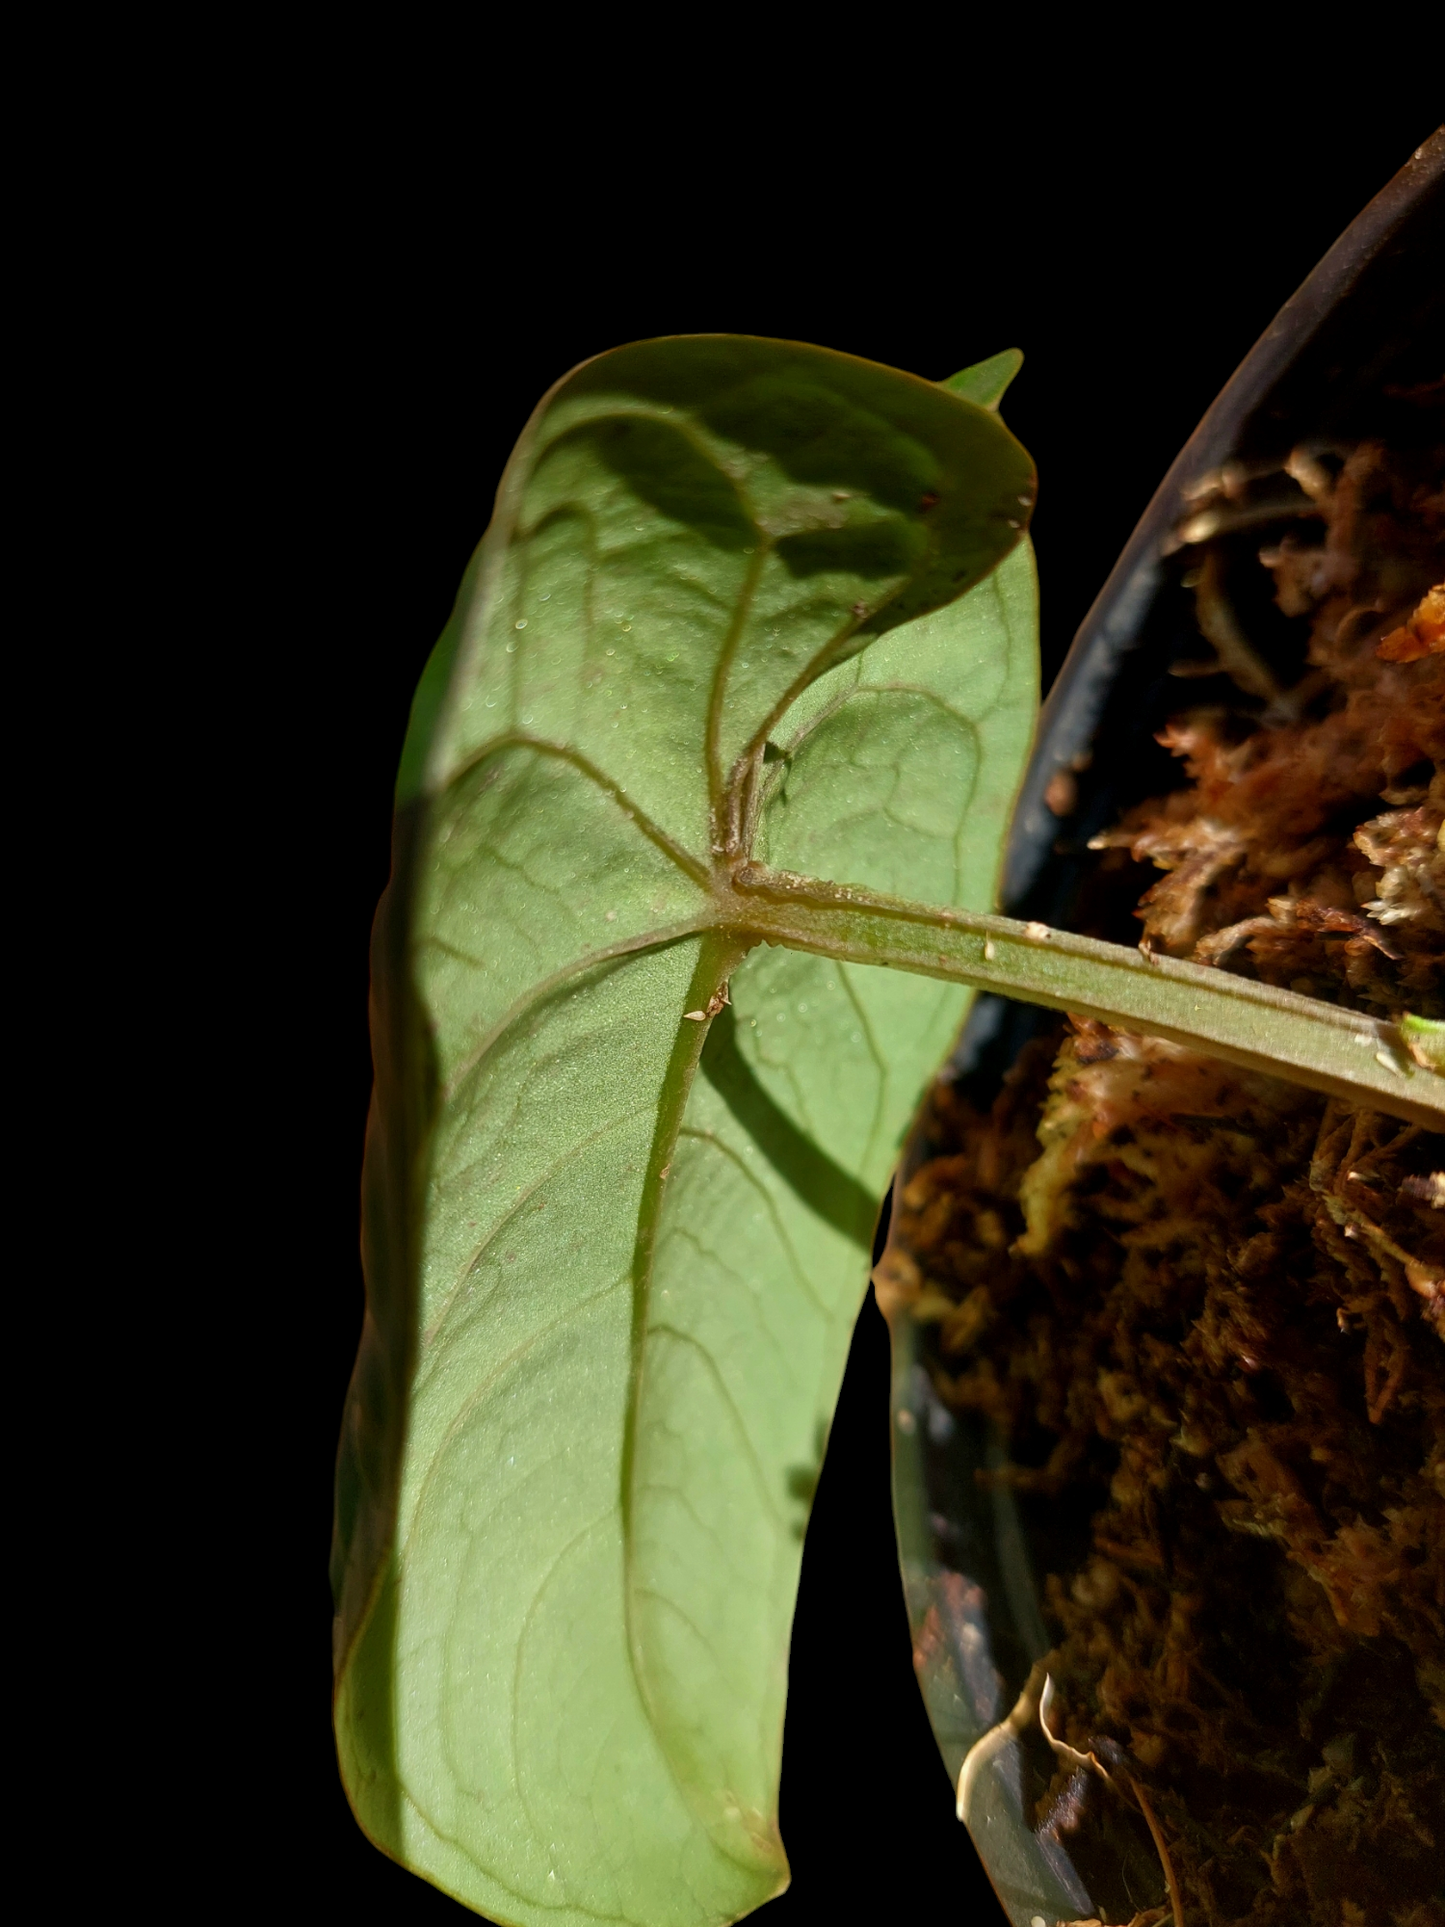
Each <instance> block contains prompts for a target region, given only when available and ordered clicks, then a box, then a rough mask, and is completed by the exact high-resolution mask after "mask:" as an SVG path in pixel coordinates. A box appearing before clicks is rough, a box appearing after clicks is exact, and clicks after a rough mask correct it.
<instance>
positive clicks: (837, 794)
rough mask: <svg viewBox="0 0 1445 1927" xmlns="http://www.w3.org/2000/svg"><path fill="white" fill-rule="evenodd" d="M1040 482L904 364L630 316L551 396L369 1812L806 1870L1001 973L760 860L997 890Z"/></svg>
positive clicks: (398, 1055)
mask: <svg viewBox="0 0 1445 1927" xmlns="http://www.w3.org/2000/svg"><path fill="white" fill-rule="evenodd" d="M1033 494H1034V478H1033V471H1032V467H1031V465H1030V463H1029V461H1028V458H1027V456H1026V455H1025V454H1024V453H1023V451H1022V450H1021V449H1020V448H1019V447H1018V445H1017V443H1016V442H1014V441H1013V439H1012V438H1011V437H1010V436H1009V434H1008V433H1007V431H1006V430H1005V429H1004V428H1003V426H1002V425H1001V423H1000V422H999V421H998V418H997V416H996V415H994V414H992V413H990V412H988V411H987V410H986V409H985V408H982V407H980V406H977V405H975V404H974V403H973V402H972V401H970V400H967V399H960V398H959V397H958V396H956V395H954V394H951V393H949V392H948V391H947V390H945V389H943V388H941V387H938V386H935V385H933V384H930V383H927V382H924V381H921V380H917V379H915V378H913V377H911V376H907V375H903V374H899V373H896V372H894V371H892V370H888V369H883V368H879V367H876V366H873V365H871V364H869V363H865V362H860V361H857V360H853V359H850V358H848V357H845V356H841V355H834V354H829V353H827V352H825V351H823V350H819V349H812V348H802V347H797V346H793V345H789V344H782V343H775V342H769V341H760V340H749V339H732V338H726V337H698V338H683V339H677V340H669V341H662V342H655V343H650V344H644V345H642V346H640V347H635V348H629V349H624V350H621V351H619V352H617V353H615V354H611V355H607V356H604V357H602V358H601V359H599V360H597V361H594V362H591V363H588V364H586V365H585V366H584V367H582V368H581V369H579V370H578V371H576V372H575V373H574V374H573V375H572V376H570V377H569V378H568V379H567V380H566V381H564V382H562V383H561V384H559V385H558V387H557V388H555V389H554V390H553V391H552V393H551V394H550V395H549V396H548V397H547V398H546V399H545V401H544V402H543V403H542V405H541V406H540V408H539V409H538V411H537V413H536V415H535V416H534V418H533V420H532V422H531V423H530V424H529V426H528V428H527V430H526V432H525V434H524V435H523V438H522V440H521V442H520V444H519V446H518V449H517V451H516V454H515V455H514V457H513V460H512V462H511V464H510V465H509V468H508V471H507V474H506V476H505V478H504V480H503V483H502V487H501V490H500V492H499V495H498V503H497V513H496V517H495V520H494V522H493V525H492V528H491V530H490V532H489V534H488V536H487V539H486V541H485V543H484V544H483V546H482V548H481V550H480V551H479V553H478V556H477V558H476V560H475V562H474V564H473V566H472V569H471V570H470V571H469V574H468V577H467V580H466V582H465V584H464V586H463V591H462V595H461V598H460V600H459V602H458V606H457V610H456V613H455V615H454V618H453V621H452V623H451V625H450V626H449V628H448V630H447V632H446V634H445V635H444V637H443V639H442V641H441V643H440V644H439V645H438V648H437V651H436V654H435V656H434V658H433V661H432V663H431V664H430V665H429V666H428V669H427V672H426V674H425V676H424V677H423V680H422V685H421V687H420V689H419V691H418V694H417V699H416V704H415V707H414V712H413V723H412V730H411V733H410V735H409V737H408V741H407V746H406V751H405V754H404V757H403V763H402V771H401V775H400V778H399V781H398V793H397V794H398V816H397V832H396V851H395V868H394V874H393V880H392V883H391V886H390V888H389V891H388V894H387V897H386V899H385V900H384V902H383V906H382V909H381V912H380V913H379V916H378V922H377V933H376V941H375V951H374V964H373V975H374V983H375V999H376V1001H375V1019H374V1043H375V1054H376V1062H377V1090H376V1099H375V1102H374V1106H373V1114H372V1121H371V1127H370V1132H369V1137H368V1149H367V1169H366V1178H365V1227H364V1254H365V1259H366V1268H367V1286H368V1316H367V1323H366V1327H365V1331H364V1334H363V1341H362V1348H361V1354H360V1356H359V1358H358V1363H357V1369H356V1374H355V1377H354V1380H353V1385H352V1390H351V1394H350V1397H349V1400H348V1407H347V1414H346V1421H345V1430H344V1434H343V1440H342V1449H341V1455H340V1462H339V1469H338V1506H337V1520H338V1524H337V1541H336V1562H335V1578H336V1585H337V1595H338V1602H339V1603H338V1620H337V1680H338V1683H337V1701H336V1717H337V1737H338V1746H339V1751H340V1758H341V1765H342V1772H343V1776H344V1779H345V1782H346V1785H347V1789H348V1792H349V1794H350V1797H351V1799H352V1802H353V1805H354V1807H355V1809H356V1812H357V1815H358V1817H359V1818H360V1820H361V1822H362V1824H363V1826H364V1827H365V1828H366V1829H367V1831H368V1833H369V1834H370V1835H371V1837H372V1838H373V1839H374V1840H376V1841H377V1842H378V1844H380V1845H381V1846H383V1847H384V1848H385V1849H386V1850H387V1851H388V1852H390V1853H392V1854H394V1855H395V1856H396V1857H397V1858H399V1859H401V1860H402V1861H404V1862H405V1863H406V1864H407V1865H409V1866H411V1867H413V1868H415V1869H416V1870H417V1871H418V1872H420V1873H422V1874H424V1875H425V1876H426V1877H427V1878H429V1879H431V1880H433V1881H434V1882H436V1883H437V1884H438V1885H439V1886H441V1887H443V1888H445V1889H446V1890H447V1891H449V1892H451V1893H453V1894H455V1895H456V1896H457V1897H458V1898H459V1899H461V1900H463V1901H464V1902H466V1903H467V1904H468V1905H470V1906H472V1907H474V1908H476V1909H478V1910H479V1911H483V1912H485V1913H487V1914H489V1915H491V1916H492V1917H494V1918H495V1919H497V1920H501V1921H508V1922H519V1923H521V1922H526V1923H532V1922H541V1921H543V1920H545V1921H548V1922H555V1923H562V1922H577V1923H581V1922H583V1921H587V1922H595V1921H596V1920H598V1919H606V1920H610V1921H626V1922H636V1923H639V1927H641V1924H644V1923H645V1924H646V1927H653V1923H656V1927H664V1924H666V1927H671V1924H672V1923H679V1927H681V1924H682V1923H689V1924H690V1923H704V1922H711V1921H721V1920H725V1919H729V1918H733V1917H736V1916H737V1915H739V1914H741V1913H743V1912H745V1911H747V1910H748V1909H749V1908H751V1907H754V1906H756V1905H757V1904H759V1903H760V1902H761V1901H763V1900H765V1899H767V1898H768V1897H769V1896H770V1895H772V1894H774V1893H777V1892H778V1891H780V1889H781V1888H782V1886H783V1885H784V1884H785V1882H786V1862H785V1860H784V1856H783V1849H782V1844H781V1841H780V1839H779V1835H778V1825H777V1787H778V1772H779V1761H780V1751H781V1739H782V1723H783V1700H784V1689H785V1683H786V1671H787V1645H788V1631H789V1626H790V1623H791V1617H792V1611H793V1602H794V1596H795V1592H796V1585H797V1576H798V1567H799V1561H800V1556H801V1546H802V1537H803V1532H804V1528H805V1525H806V1520H807V1505H808V1496H809V1494H810V1493H811V1491H812V1488H813V1484H814V1482H815V1480H816V1476H817V1470H818V1466H819V1463H820V1460H821V1456H822V1453H823V1450H824V1446H825V1443H826V1438H827V1430H828V1425H829V1422H830V1419H831V1414H832V1411H833V1406H834V1402H835V1399H836V1395H837V1390H838V1385H839V1381H840V1378H841V1375H842V1369H843V1364H844V1359H845V1356H846V1352H847V1346H848V1339H849V1334H850V1331H851V1329H852V1325H853V1322H854V1319H855V1317H856V1314H857V1310H858V1307H859V1304H860V1301H861V1297H862V1293H863V1290H864V1286H865V1283H866V1273H867V1263H868V1255H869V1253H868V1246H869V1243H870V1240H871V1234H872V1229H873V1219H874V1215H875V1211H876V1201H877V1199H878V1198H879V1196H880V1194H881V1191H882V1189H883V1187H884V1185H885V1184H886V1181H887V1178H888V1174H889V1171H890V1169H891V1167H892V1164H893V1161H894V1158H895V1155H896V1150H897V1145H898V1141H899V1137H900V1134H901V1132H902V1131H903V1129H904V1127H905V1126H906V1123H907V1120H908V1118H909V1116H910V1114H911V1112H912V1110H913V1107H914V1105H915V1103H916V1100H917V1097H918V1094H919V1091H920V1087H921V1086H922V1084H923V1082H924V1080H925V1078H926V1077H927V1076H928V1075H929V1074H930V1072H931V1071H932V1070H933V1068H934V1066H935V1065H936V1064H937V1063H938V1061H939V1060H940V1058H941V1057H942V1056H943V1054H944V1053H945V1051H946V1050H947V1048H948V1046H949V1043H950V1041H951V1039H952V1037H953V1035H954V1033H955V1032H956V1029H957V1027H958V1024H959V1021H960V1019H961V1017H962V1015H963V1011H964V1006H965V1003H966V999H967V995H968V993H967V991H966V990H965V989H963V988H962V987H961V986H960V985H959V984H957V983H954V982H938V981H934V980H932V979H930V978H929V977H927V976H921V975H904V974H895V973H892V972H889V971H882V970H877V969H874V968H870V967H868V966H867V965H866V964H859V963H855V962H850V961H846V960H839V959H837V958H834V957H830V956H826V955H818V954H808V953H807V952H806V951H805V950H800V949H797V948H787V947H769V946H768V945H767V944H766V943H760V942H759V932H758V929H757V928H756V927H755V924H756V918H755V916H754V912H753V909H752V907H751V906H750V904H749V902H748V901H747V899H746V898H745V897H744V896H742V895H740V893H739V892H738V890H737V889H736V888H735V887H734V879H735V877H736V876H737V875H738V874H740V873H741V872H742V871H745V870H746V869H747V868H748V866H749V865H750V864H751V865H754V866H757V865H761V866H765V867H766V869H767V870H768V873H769V874H780V873H798V874H799V875H800V876H803V877H808V876H811V877H822V878H827V879H830V880H831V881H832V882H833V883H835V884H837V885H840V886H850V887H853V888H855V889H858V890H860V891H871V892H881V893H884V894H885V895H887V896H895V895H906V896H909V897H923V898H926V899H928V900H930V901H931V902H933V903H935V904H938V905H944V906H948V905H952V906H957V907H958V909H959V911H960V913H966V912H968V911H978V912H983V911H987V910H988V909H990V908H991V907H992V903H993V898H994V890H995V884H996V874H997V868H998V863H999V857H1000V852H1001V849H1002V843H1003V836H1004V832H1005V829H1006V826H1007V821H1008V815H1009V810H1010V807H1011V804H1012V799H1013V793H1014V790H1015V787H1016V785H1017V782H1018V779H1019V775H1020V773H1021V769H1022V763H1023V758H1024V756H1025V754H1026V751H1027V747H1028V742H1029V738H1030V734H1031V731H1032V726H1033V719H1034V712H1035V706H1036V698H1037V690H1036V681H1035V678H1036V655H1035V640H1034V634H1035V586H1034V574H1033V564H1032V557H1031V554H1030V552H1029V550H1028V547H1027V544H1026V542H1025V541H1023V540H1022V535H1021V525H1022V524H1023V523H1025V522H1026V521H1027V515H1028V507H1027V505H1028V504H1029V503H1030V502H1031V501H1032V499H1033ZM1000 565H1001V566H1000ZM990 571H992V573H990ZM729 983H730V985H731V998H732V1001H731V1004H726V1003H723V1002H722V1001H721V993H722V991H723V987H724V986H725V985H727V984H729ZM688 1013H694V1015H692V1016H689V1015H688Z"/></svg>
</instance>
